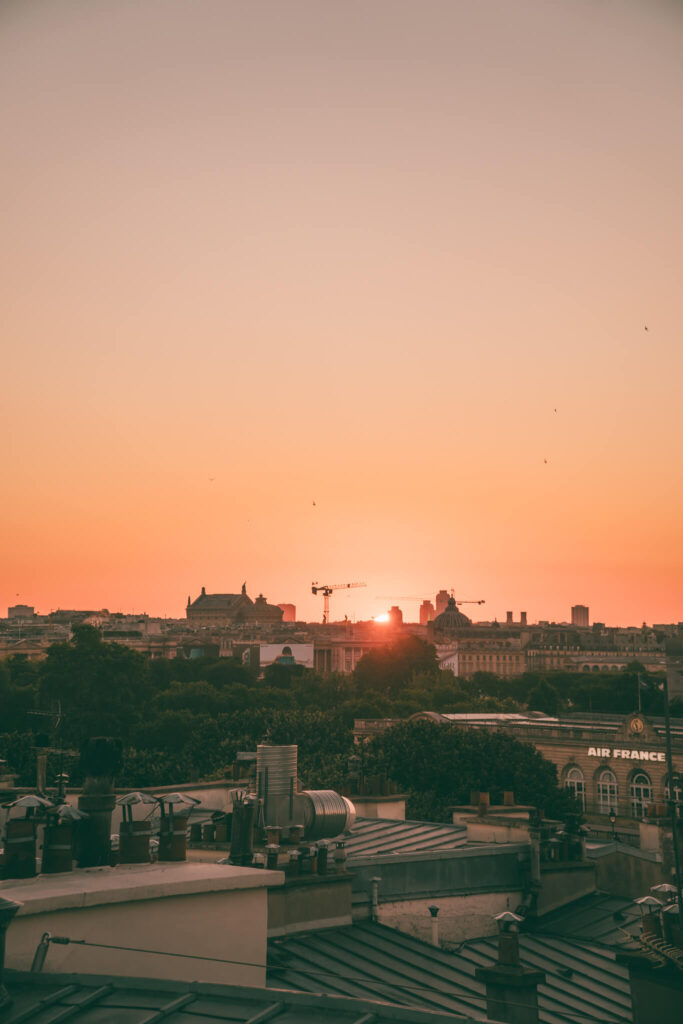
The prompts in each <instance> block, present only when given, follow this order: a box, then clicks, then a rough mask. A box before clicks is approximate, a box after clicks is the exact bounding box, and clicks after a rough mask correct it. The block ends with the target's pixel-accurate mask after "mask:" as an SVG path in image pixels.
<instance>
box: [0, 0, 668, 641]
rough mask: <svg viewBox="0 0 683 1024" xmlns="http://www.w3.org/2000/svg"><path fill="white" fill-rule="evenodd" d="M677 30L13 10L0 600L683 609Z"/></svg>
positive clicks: (663, 22)
mask: <svg viewBox="0 0 683 1024" xmlns="http://www.w3.org/2000/svg"><path fill="white" fill-rule="evenodd" d="M681 53H683V8H682V7H681V5H680V4H679V3H675V2H670V0H623V2H622V3H619V4H609V3H602V2H597V0H550V2H549V0H515V2H514V3H511V2H510V0H426V2H423V3H420V4H417V3H415V2H410V3H409V2H405V0H374V2H373V0H366V2H363V3H360V2H347V3H344V4H341V3H327V4H321V3H319V2H313V0H296V2H290V0H279V2H275V0H269V2H266V0H261V2H259V0H253V2H251V3H249V4H241V3H237V2H230V0H201V2H193V3H190V2H188V0H164V2H163V3H162V4H159V3H157V2H153V0H149V2H147V3H143V4H140V3H137V2H132V0H89V2H87V3H84V2H82V0H53V2H50V3H48V2H47V0H33V2H31V3H26V2H24V0H22V2H20V0H6V2H5V3H4V4H3V5H2V8H1V9H0V88H1V93H2V96H3V102H2V104H1V105H0V125H1V126H2V131H3V139H4V141H5V158H4V160H3V164H2V167H0V183H1V185H2V191H1V197H2V198H1V199H0V203H1V204H2V219H3V224H4V232H3V234H4V238H5V245H4V246H3V249H2V254H1V255H0V260H1V267H0V269H1V274H0V281H1V282H2V283H1V284H0V288H1V289H2V304H1V306H0V308H1V309H2V314H1V315H2V323H3V332H2V334H3V339H4V345H3V361H2V366H3V370H4V380H5V387H4V394H3V399H4V400H3V402H2V428H3V432H4V437H5V455H6V458H5V460H4V465H3V469H4V472H3V483H4V492H5V496H4V501H3V503H2V511H1V513H0V530H1V531H2V536H3V539H4V543H3V544H2V556H1V560H0V609H2V608H4V607H7V606H9V605H13V604H16V603H27V604H32V605H34V606H35V607H36V609H38V610H41V611H43V612H46V611H49V610H50V609H51V608H56V607H57V606H58V605H61V606H62V607H67V608H69V607H71V608H92V607H94V608H98V607H102V606H105V607H108V608H110V609H111V610H115V609H121V610H135V611H142V610H147V611H148V612H149V613H150V614H160V615H164V614H166V615H169V616H182V615H183V613H184V607H185V602H186V600H187V595H188V594H191V595H192V597H193V598H194V597H196V596H197V594H198V593H199V591H200V588H201V586H205V587H206V589H207V591H208V592H235V591H238V590H239V588H240V586H241V584H242V581H243V580H246V581H247V587H248V592H249V593H250V595H251V596H252V597H255V596H257V595H258V593H260V592H262V593H263V594H265V595H266V596H267V598H268V600H269V601H271V602H273V603H280V602H285V601H287V602H292V603H294V604H296V606H297V613H298V615H299V616H300V617H302V618H306V619H309V620H316V619H318V620H319V619H320V617H321V614H322V599H321V598H320V597H314V596H313V595H312V594H311V592H310V581H311V580H314V579H315V580H320V581H321V582H323V583H327V582H328V581H331V582H335V583H336V582H346V581H365V582H367V583H368V586H367V587H366V588H364V589H358V590H351V591H348V592H347V593H346V594H344V593H339V594H335V595H334V596H333V597H332V617H333V618H343V616H344V615H345V614H348V615H349V617H353V616H355V617H356V618H369V617H371V616H373V615H376V614H378V613H379V612H381V611H383V610H385V608H386V607H388V605H389V604H399V605H400V606H401V607H402V608H403V609H404V612H405V613H406V617H408V618H411V619H412V618H414V617H416V612H417V604H418V603H417V602H415V601H413V602H410V601H402V600H400V599H399V600H391V601H385V602H378V601H377V600H375V597H376V596H377V595H378V594H386V595H391V594H396V595H403V594H411V595H424V596H426V597H432V599H433V593H435V592H436V589H440V588H441V587H445V588H448V589H450V588H451V587H454V588H455V591H456V596H457V597H459V598H472V599H480V598H484V599H485V600H486V604H485V605H483V606H482V609H481V615H479V612H480V609H477V610H476V613H477V614H476V616H475V617H481V618H487V619H488V618H494V617H497V618H498V619H499V620H501V619H503V620H504V618H505V612H506V611H507V610H508V609H514V612H515V619H518V617H519V610H520V609H522V610H526V611H527V613H528V616H529V621H534V620H536V619H538V618H542V619H549V620H557V621H561V620H568V619H569V616H570V607H571V605H572V604H576V603H582V604H587V605H588V606H589V607H590V615H591V621H594V620H598V621H604V622H607V623H608V624H622V625H634V624H635V625H640V623H641V622H642V621H647V622H648V623H652V622H660V623H665V622H677V621H679V620H683V607H682V599H683V585H682V582H681V581H682V579H683V543H682V542H683V529H682V525H681V524H682V516H681V511H682V507H683V501H682V499H683V475H682V474H681V468H680V447H681V436H682V431H681V426H682V422H681V421H682V419H683V416H682V412H681V400H680V393H679V392H680V386H679V382H680V379H681V370H682V369H683V365H682V364H683V346H682V344H681V262H682V261H681V256H682V253H681V246H682V243H681V239H682V238H683V193H682V190H681V184H680V183H681V181H683V133H682V132H681V128H680V124H681V114H680V111H681V108H682V104H683V61H681ZM434 581H436V586H435V584H434ZM464 610H465V611H466V612H467V614H470V610H469V609H468V607H467V606H465V608H464ZM3 614H4V612H3Z"/></svg>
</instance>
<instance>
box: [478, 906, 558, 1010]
mask: <svg viewBox="0 0 683 1024" xmlns="http://www.w3.org/2000/svg"><path fill="white" fill-rule="evenodd" d="M495 920H496V921H497V922H498V962H497V963H496V964H495V965H494V966H493V967H477V968H476V970H475V972H474V975H475V977H476V978H477V980H478V981H483V982H484V984H485V985H486V1016H487V1017H490V1018H491V1020H498V1021H506V1022H507V1024H538V986H539V984H543V983H544V982H545V972H544V971H533V970H530V969H529V968H528V967H522V965H521V963H520V961H519V924H520V922H521V920H522V918H521V917H518V915H517V914H513V913H511V912H510V911H509V910H506V911H505V912H504V913H502V914H498V916H497V917H496V918H495Z"/></svg>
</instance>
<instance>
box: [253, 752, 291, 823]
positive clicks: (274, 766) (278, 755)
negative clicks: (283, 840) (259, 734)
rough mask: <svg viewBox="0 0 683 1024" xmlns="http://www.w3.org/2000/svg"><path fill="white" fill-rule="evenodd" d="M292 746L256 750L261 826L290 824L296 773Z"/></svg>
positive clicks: (257, 790) (257, 789)
mask: <svg viewBox="0 0 683 1024" xmlns="http://www.w3.org/2000/svg"><path fill="white" fill-rule="evenodd" d="M297 753H298V747H297V746H296V744H291V745H289V746H277V747H275V746H270V745H269V744H266V743H260V744H259V745H258V747H257V748H256V793H257V796H258V797H259V798H260V799H261V800H262V801H263V818H264V822H265V824H266V825H267V826H268V825H280V826H287V825H290V824H291V822H292V817H293V812H294V795H295V794H296V771H297Z"/></svg>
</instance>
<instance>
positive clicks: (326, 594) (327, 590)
mask: <svg viewBox="0 0 683 1024" xmlns="http://www.w3.org/2000/svg"><path fill="white" fill-rule="evenodd" d="M366 586H367V583H318V581H317V580H314V581H313V583H312V584H311V592H312V593H314V594H318V593H322V595H323V625H326V624H327V623H328V622H329V621H330V594H331V593H332V591H333V590H349V589H350V588H351V587H366Z"/></svg>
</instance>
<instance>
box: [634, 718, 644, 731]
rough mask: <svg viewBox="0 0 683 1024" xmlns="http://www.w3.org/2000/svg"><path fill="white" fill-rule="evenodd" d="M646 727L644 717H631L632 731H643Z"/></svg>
mask: <svg viewBox="0 0 683 1024" xmlns="http://www.w3.org/2000/svg"><path fill="white" fill-rule="evenodd" d="M644 727H645V723H644V722H643V720H642V718H637V717H636V718H632V719H631V732H642V731H643V729H644Z"/></svg>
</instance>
